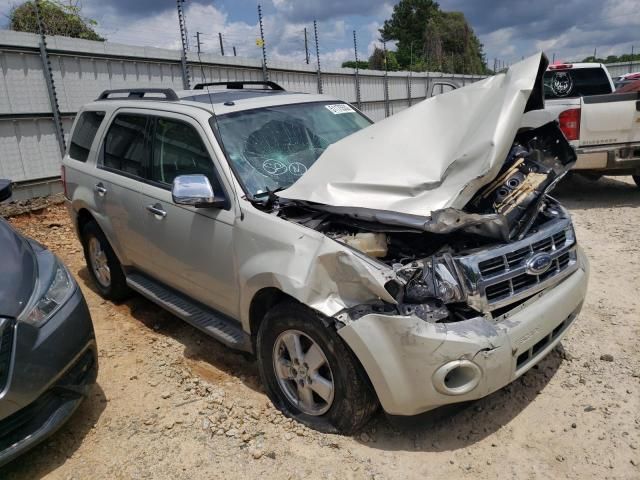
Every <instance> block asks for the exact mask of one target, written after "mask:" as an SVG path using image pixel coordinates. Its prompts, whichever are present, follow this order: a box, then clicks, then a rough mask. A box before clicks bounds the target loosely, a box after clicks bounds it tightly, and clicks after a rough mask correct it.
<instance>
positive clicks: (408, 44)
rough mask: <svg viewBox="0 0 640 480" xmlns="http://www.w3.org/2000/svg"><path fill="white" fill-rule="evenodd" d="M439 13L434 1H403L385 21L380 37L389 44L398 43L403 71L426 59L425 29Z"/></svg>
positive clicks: (398, 54)
mask: <svg viewBox="0 0 640 480" xmlns="http://www.w3.org/2000/svg"><path fill="white" fill-rule="evenodd" d="M439 11H440V7H439V6H438V4H437V3H436V2H433V1H432V0H401V1H400V2H399V3H397V4H396V5H395V6H394V7H393V13H392V14H391V18H390V19H389V20H385V22H384V25H383V27H382V28H381V29H380V35H381V39H382V40H385V41H387V42H388V41H390V40H395V41H396V45H397V49H398V50H397V57H398V62H399V63H400V66H401V67H402V68H403V69H407V70H408V69H409V66H410V65H411V64H412V63H414V62H416V61H417V60H418V59H420V58H423V57H424V55H423V54H424V44H425V41H424V34H425V29H426V27H427V24H428V23H429V20H431V19H432V18H433V17H434V16H435V15H437V13H438V12H439ZM412 57H413V58H412ZM412 60H413V61H412Z"/></svg>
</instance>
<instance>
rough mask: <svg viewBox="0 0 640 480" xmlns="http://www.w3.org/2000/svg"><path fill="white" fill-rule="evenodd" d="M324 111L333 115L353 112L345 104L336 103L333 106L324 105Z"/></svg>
mask: <svg viewBox="0 0 640 480" xmlns="http://www.w3.org/2000/svg"><path fill="white" fill-rule="evenodd" d="M325 107H326V109H327V110H329V111H330V112H331V113H333V114H334V115H340V114H342V113H354V112H355V110H354V109H353V108H351V106H350V105H347V104H346V103H336V104H335V105H325Z"/></svg>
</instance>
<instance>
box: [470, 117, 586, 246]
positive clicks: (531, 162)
mask: <svg viewBox="0 0 640 480" xmlns="http://www.w3.org/2000/svg"><path fill="white" fill-rule="evenodd" d="M542 139H544V140H542ZM574 162H575V153H574V152H573V150H572V149H571V146H570V145H569V144H568V143H567V140H566V139H565V138H564V136H562V134H561V133H560V131H559V130H558V127H557V125H555V123H549V124H546V125H544V126H542V127H540V128H537V129H535V130H529V131H526V132H523V133H520V134H519V135H518V136H517V137H516V140H515V143H514V144H513V147H512V148H511V151H510V152H509V155H508V157H507V161H506V162H505V164H504V167H503V168H502V170H501V172H500V174H499V175H498V176H497V177H496V178H495V180H493V182H491V183H489V184H488V185H486V186H485V187H484V188H483V189H482V190H480V191H479V192H478V194H476V196H475V197H474V198H473V199H472V200H471V202H469V205H468V209H469V210H470V211H472V212H475V213H480V214H496V213H497V214H499V215H502V216H503V217H504V218H505V219H506V224H507V225H508V226H509V238H510V239H511V238H516V237H519V238H522V237H523V236H524V235H526V233H527V231H528V229H529V227H530V226H531V223H532V222H533V220H534V219H535V216H536V214H537V212H538V211H539V210H540V207H541V203H542V201H543V200H544V196H545V194H546V193H548V192H549V191H550V190H551V189H552V188H553V187H554V186H555V185H556V183H557V182H558V181H559V180H560V179H561V178H562V177H563V176H564V175H565V174H566V172H567V171H568V170H569V168H570V167H571V166H572V164H573V163H574Z"/></svg>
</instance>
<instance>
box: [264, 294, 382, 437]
mask: <svg viewBox="0 0 640 480" xmlns="http://www.w3.org/2000/svg"><path fill="white" fill-rule="evenodd" d="M296 336H298V338H299V345H300V347H301V350H302V353H303V355H298V356H299V357H300V358H302V359H303V360H302V361H300V360H298V359H296V358H294V357H295V356H294V355H291V354H290V353H289V352H290V348H289V347H288V346H287V344H288V345H295V343H296V342H295V341H293V340H294V339H295V337H296ZM314 345H315V347H314ZM316 347H317V348H318V349H319V351H320V352H321V354H322V355H323V356H324V359H323V361H324V364H322V366H321V367H320V368H313V367H314V364H315V365H319V364H320V363H321V361H322V359H321V358H320V356H319V355H318V349H316ZM256 354H257V358H258V368H259V371H260V377H261V379H262V382H263V384H264V386H265V389H266V391H267V395H268V396H269V399H270V400H271V401H272V402H273V404H274V406H275V407H276V408H278V409H279V410H280V411H282V412H283V413H284V414H285V415H286V416H287V417H290V418H293V419H294V420H297V421H299V422H300V423H302V424H304V425H306V426H308V427H310V428H313V429H315V430H318V431H320V432H324V433H341V434H345V435H349V434H352V433H354V432H356V431H358V430H359V429H361V428H362V427H363V426H364V425H365V424H366V423H367V422H368V421H369V419H370V418H371V416H372V415H373V414H374V413H375V411H376V410H377V408H378V401H377V398H376V396H375V393H374V391H373V388H372V386H371V384H370V382H369V379H368V378H367V376H366V373H365V372H364V369H363V368H362V366H361V365H360V363H359V362H358V360H357V358H356V357H355V355H354V354H353V353H352V352H351V351H350V350H349V348H348V347H347V346H346V344H345V343H344V342H343V341H342V339H341V338H340V337H339V336H338V335H337V333H336V332H335V330H334V329H333V326H332V325H328V324H327V322H326V321H325V320H324V319H323V318H322V317H320V316H319V315H318V314H316V313H315V312H313V311H311V310H310V309H308V308H306V307H304V306H303V305H301V304H299V303H294V302H284V303H280V304H278V305H276V306H275V307H274V308H273V309H272V310H270V311H269V312H268V313H267V315H266V316H265V318H264V320H263V322H262V324H261V325H260V328H259V329H258V336H257V344H256ZM274 357H276V358H277V359H278V360H280V361H279V362H278V364H279V365H282V367H281V369H280V372H281V374H280V375H278V372H276V366H275V365H276V362H274ZM307 361H308V364H307ZM296 362H297V363H296ZM284 365H288V366H289V368H286V367H285V366H284ZM296 365H297V366H298V367H300V369H296ZM292 369H293V370H292ZM305 371H306V380H305V379H304V377H305ZM283 372H284V375H283V374H282V373H283ZM292 372H295V375H294V373H292ZM287 376H288V377H289V378H288V379H284V377H287ZM319 377H322V378H319ZM300 380H302V382H303V384H304V387H302V389H303V390H304V392H305V393H302V394H301V393H300V389H298V386H299V385H300ZM309 380H310V381H309ZM327 380H329V382H330V383H331V385H332V394H331V395H328V394H327V392H328V391H329V390H328V389H327ZM309 391H311V392H312V393H311V397H309V396H308V395H309V393H308V392H309ZM318 392H322V393H323V396H320V395H319V394H318ZM296 398H297V400H298V401H297V402H295V401H294V400H295V399H296ZM309 398H310V400H309ZM301 399H305V400H306V402H302V401H301ZM312 410H313V411H312Z"/></svg>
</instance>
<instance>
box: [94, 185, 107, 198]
mask: <svg viewBox="0 0 640 480" xmlns="http://www.w3.org/2000/svg"><path fill="white" fill-rule="evenodd" d="M93 189H94V190H95V192H96V193H97V194H98V195H100V196H101V197H104V196H105V195H106V194H107V189H106V188H104V184H103V183H102V182H100V183H98V184H97V185H96V186H95V187H94V188H93Z"/></svg>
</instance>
